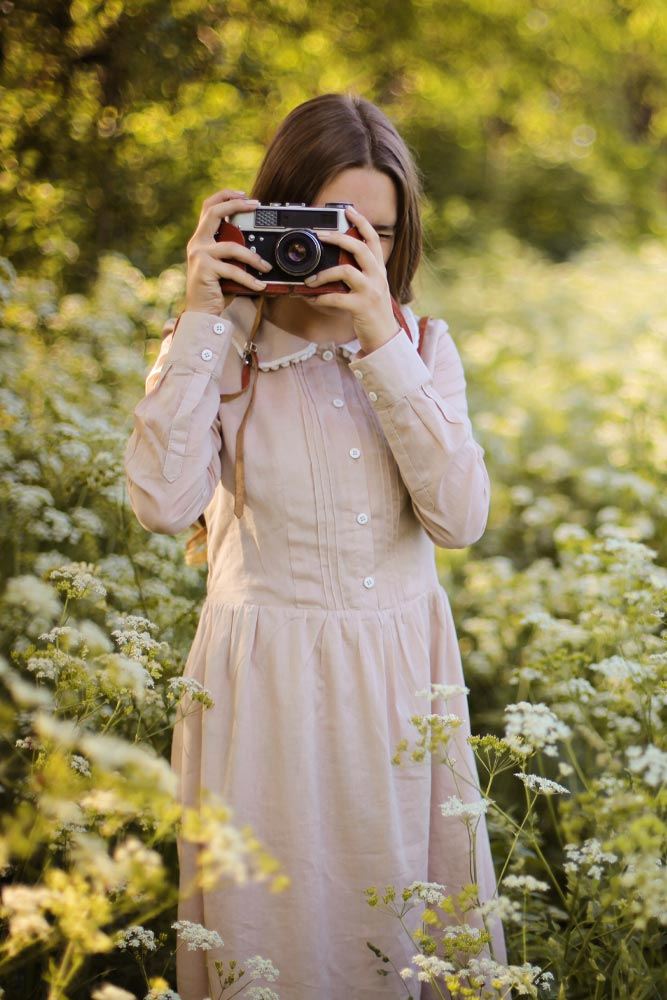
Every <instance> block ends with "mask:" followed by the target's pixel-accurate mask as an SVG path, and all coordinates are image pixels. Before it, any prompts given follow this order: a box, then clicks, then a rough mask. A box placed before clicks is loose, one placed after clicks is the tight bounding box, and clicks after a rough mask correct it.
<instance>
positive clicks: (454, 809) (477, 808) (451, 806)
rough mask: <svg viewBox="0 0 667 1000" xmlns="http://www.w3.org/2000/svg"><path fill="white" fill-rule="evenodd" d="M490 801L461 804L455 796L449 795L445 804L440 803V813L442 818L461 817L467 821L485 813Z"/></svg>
mask: <svg viewBox="0 0 667 1000" xmlns="http://www.w3.org/2000/svg"><path fill="white" fill-rule="evenodd" d="M492 801H493V800H492V799H487V798H480V799H477V800H475V801H474V802H463V800H462V799H460V798H458V797H457V796H456V795H450V797H449V798H448V799H447V801H446V802H443V803H441V805H440V811H441V813H442V815H443V816H461V817H463V819H465V820H467V819H469V818H472V817H473V816H481V815H482V813H485V812H486V811H487V809H488V806H489V805H490V803H492Z"/></svg>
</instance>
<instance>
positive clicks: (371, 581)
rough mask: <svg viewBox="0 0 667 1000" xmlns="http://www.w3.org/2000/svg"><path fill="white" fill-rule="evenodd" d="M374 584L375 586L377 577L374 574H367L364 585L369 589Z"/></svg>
mask: <svg viewBox="0 0 667 1000" xmlns="http://www.w3.org/2000/svg"><path fill="white" fill-rule="evenodd" d="M374 586H375V578H374V577H372V576H367V577H366V578H365V580H364V587H366V589H367V590H370V588H371V587H374Z"/></svg>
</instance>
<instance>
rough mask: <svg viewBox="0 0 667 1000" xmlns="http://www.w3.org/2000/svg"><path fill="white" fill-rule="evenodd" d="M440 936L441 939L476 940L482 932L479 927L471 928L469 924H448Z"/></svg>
mask: <svg viewBox="0 0 667 1000" xmlns="http://www.w3.org/2000/svg"><path fill="white" fill-rule="evenodd" d="M442 936H443V938H463V937H470V938H478V937H481V936H482V931H481V930H480V929H479V927H471V926H470V924H453V925H451V924H450V925H449V926H448V927H444V928H443V930H442Z"/></svg>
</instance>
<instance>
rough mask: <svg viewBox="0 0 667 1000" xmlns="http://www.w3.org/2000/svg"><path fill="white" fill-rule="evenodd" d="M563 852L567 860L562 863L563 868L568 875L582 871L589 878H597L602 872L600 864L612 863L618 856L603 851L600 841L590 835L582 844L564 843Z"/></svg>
mask: <svg viewBox="0 0 667 1000" xmlns="http://www.w3.org/2000/svg"><path fill="white" fill-rule="evenodd" d="M564 849H565V853H566V854H567V857H568V860H567V861H566V862H565V863H564V864H563V869H564V871H566V872H567V873H568V874H569V875H575V874H576V873H577V872H582V874H584V875H590V877H591V878H599V877H600V875H601V874H602V864H603V863H609V864H612V863H613V862H614V861H618V856H617V855H616V854H612V853H611V852H608V851H603V850H602V848H601V845H600V841H599V840H597V839H596V838H595V837H590V838H589V839H588V840H585V841H584V842H583V844H581V845H580V844H565V848H564Z"/></svg>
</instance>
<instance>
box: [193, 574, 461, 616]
mask: <svg viewBox="0 0 667 1000" xmlns="http://www.w3.org/2000/svg"><path fill="white" fill-rule="evenodd" d="M432 595H438V596H440V597H442V596H444V597H446V596H447V595H446V591H445V590H444V588H443V586H442V584H441V583H439V582H438V583H436V584H434V585H433V586H430V587H429V588H428V589H427V590H424V591H422V592H421V593H420V594H416V595H415V596H414V597H411V598H409V599H408V600H403V601H400V602H399V603H397V604H391V605H389V606H388V607H386V608H325V607H315V606H312V605H308V606H304V605H301V604H262V603H259V602H258V601H239V600H231V601H229V600H225V598H224V595H221V594H217V593H216V592H215V591H213V592H211V593H207V594H206V597H205V598H204V605H210V604H213V605H217V606H222V605H225V606H227V607H234V608H271V609H272V610H276V611H277V610H280V611H293V612H294V611H302V612H307V613H309V614H310V613H320V614H327V615H329V614H331V615H367V616H368V615H378V614H385V613H387V612H392V611H393V612H396V611H404V610H405V609H406V608H409V607H410V605H412V604H416V603H417V602H418V601H423V600H424V599H425V598H428V597H431V596H432Z"/></svg>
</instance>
